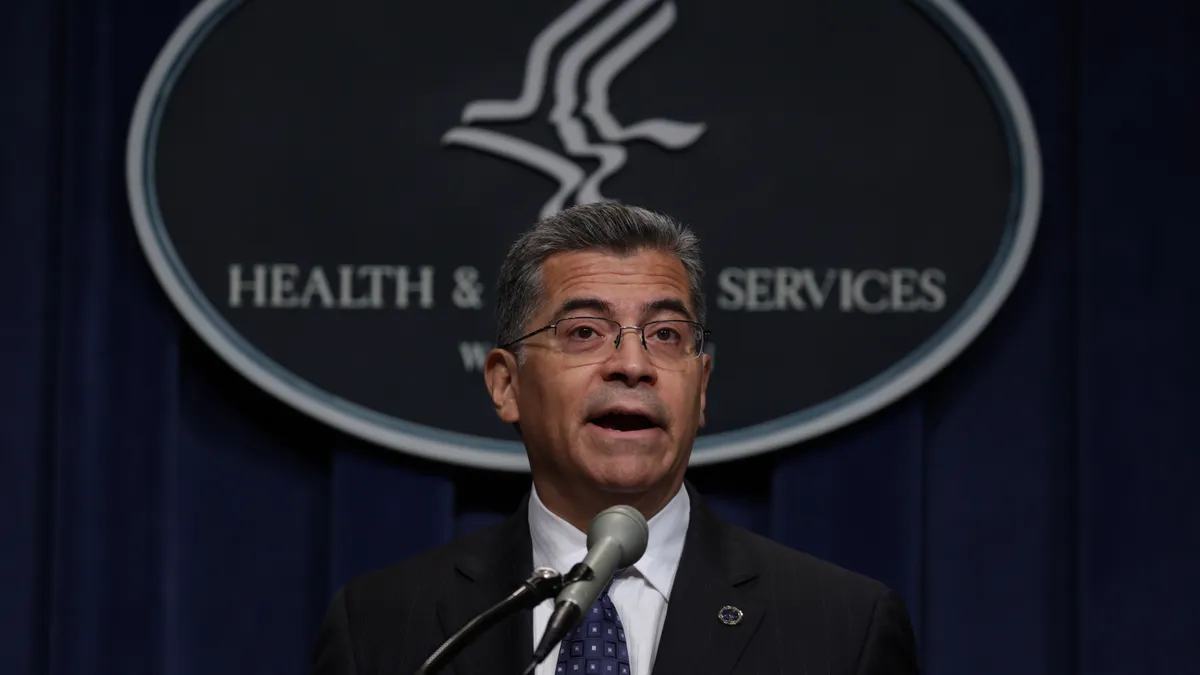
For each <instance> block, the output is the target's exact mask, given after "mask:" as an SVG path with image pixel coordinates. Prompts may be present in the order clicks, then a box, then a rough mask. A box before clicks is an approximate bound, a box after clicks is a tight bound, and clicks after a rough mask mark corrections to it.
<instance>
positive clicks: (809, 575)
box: [722, 523, 891, 604]
mask: <svg viewBox="0 0 1200 675" xmlns="http://www.w3.org/2000/svg"><path fill="white" fill-rule="evenodd" d="M722 525H723V526H724V528H725V534H726V536H727V537H728V538H729V540H730V541H733V542H736V543H737V544H739V545H740V546H741V547H742V549H743V550H744V551H745V552H746V554H748V555H749V556H750V558H751V560H753V561H754V563H755V567H756V569H757V571H758V573H759V574H760V575H762V576H764V577H766V578H768V579H769V580H770V581H780V580H786V581H787V582H788V583H787V584H784V586H783V587H793V588H794V587H795V585H796V582H801V583H804V582H809V583H813V584H819V585H820V586H822V587H823V589H824V591H825V592H826V593H828V592H833V593H837V594H839V595H841V596H843V598H845V599H853V600H858V601H861V602H863V603H870V604H873V603H875V602H876V601H878V600H879V599H880V598H881V597H883V596H885V595H889V594H891V589H889V588H888V587H887V586H886V585H884V584H883V583H882V582H880V581H878V580H876V579H872V578H871V577H868V576H866V575H864V574H860V573H858V572H854V571H851V570H848V569H846V568H844V567H841V566H839V565H837V564H834V563H832V562H830V561H828V560H823V559H821V558H818V557H817V556H814V555H812V554H810V553H805V552H804V551H799V550H796V549H794V548H791V547H789V546H785V545H784V544H781V543H779V542H777V541H775V540H773V539H769V538H767V537H764V536H762V535H760V534H756V533H754V532H751V531H750V530H747V529H745V528H742V527H739V526H737V525H733V524H731V523H722Z"/></svg>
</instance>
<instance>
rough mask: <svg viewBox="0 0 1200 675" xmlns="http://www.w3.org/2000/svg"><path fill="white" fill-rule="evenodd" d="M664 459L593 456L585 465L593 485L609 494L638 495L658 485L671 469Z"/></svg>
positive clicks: (643, 456)
mask: <svg viewBox="0 0 1200 675" xmlns="http://www.w3.org/2000/svg"><path fill="white" fill-rule="evenodd" d="M662 459H663V458H662V456H661V455H655V456H645V455H640V456H639V455H625V456H611V455H610V456H599V457H592V458H590V461H589V462H588V463H587V464H586V465H585V466H586V471H587V473H588V476H589V477H590V478H591V480H592V482H594V483H595V484H596V485H598V486H599V487H600V488H601V489H603V490H605V491H607V492H616V493H630V494H633V493H638V492H644V491H646V490H649V489H650V488H652V487H654V486H656V485H658V484H659V483H660V482H662V480H663V479H664V478H665V477H666V475H667V473H669V472H668V470H667V469H666V468H665V467H664V466H663V465H662Z"/></svg>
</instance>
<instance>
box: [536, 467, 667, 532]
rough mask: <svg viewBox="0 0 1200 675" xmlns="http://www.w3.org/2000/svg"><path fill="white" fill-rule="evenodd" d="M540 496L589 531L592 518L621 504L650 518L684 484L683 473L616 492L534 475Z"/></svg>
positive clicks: (555, 511) (561, 515) (558, 513)
mask: <svg viewBox="0 0 1200 675" xmlns="http://www.w3.org/2000/svg"><path fill="white" fill-rule="evenodd" d="M533 485H534V487H535V488H537V493H538V498H539V499H541V500H542V504H545V506H546V508H547V509H548V510H549V511H550V512H551V513H553V514H554V515H556V516H558V517H559V518H562V519H563V520H565V521H567V522H568V523H570V524H571V525H573V526H574V527H575V529H577V530H579V531H580V532H584V533H586V532H587V531H588V525H590V524H591V522H592V518H595V517H596V514H598V513H600V512H601V511H603V510H604V509H607V508H609V507H612V506H618V505H621V504H624V505H627V506H632V507H633V508H635V509H637V510H638V511H640V512H641V513H642V515H643V516H644V517H645V518H646V520H650V519H651V518H653V517H654V516H655V514H657V513H658V512H659V511H662V510H663V508H664V507H666V505H667V504H668V503H669V502H670V501H671V500H672V499H673V498H674V497H675V495H676V494H678V493H679V490H681V489H682V488H683V477H682V476H680V477H679V478H678V479H676V480H673V481H671V482H670V483H668V484H665V485H662V486H654V487H652V488H650V489H649V490H645V491H640V492H614V491H610V490H604V489H600V488H596V487H591V486H586V487H585V486H581V485H570V486H565V485H562V484H561V483H560V482H558V481H555V480H553V479H551V478H548V477H545V476H534V477H533Z"/></svg>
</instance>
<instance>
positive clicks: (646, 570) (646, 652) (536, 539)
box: [529, 488, 691, 675]
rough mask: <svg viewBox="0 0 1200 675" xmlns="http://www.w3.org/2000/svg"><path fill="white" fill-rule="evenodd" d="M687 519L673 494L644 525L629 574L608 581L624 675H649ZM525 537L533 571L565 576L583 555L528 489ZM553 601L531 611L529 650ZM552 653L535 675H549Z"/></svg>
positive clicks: (564, 525)
mask: <svg viewBox="0 0 1200 675" xmlns="http://www.w3.org/2000/svg"><path fill="white" fill-rule="evenodd" d="M690 516H691V502H690V500H689V499H688V495H687V490H686V489H683V488H680V490H679V492H678V493H677V494H676V495H675V497H674V498H672V499H671V501H670V502H668V503H667V505H666V507H665V508H663V510H661V511H659V512H658V513H657V514H655V515H654V517H653V518H651V519H650V522H649V525H650V541H649V543H648V544H647V546H646V553H645V554H644V555H643V556H642V558H641V559H640V560H638V562H637V563H636V564H635V565H634V566H633V567H631V568H629V569H627V570H624V571H623V572H621V573H620V574H618V575H617V577H616V578H615V579H614V580H613V583H612V586H611V587H610V588H609V591H608V595H609V597H610V598H612V602H613V606H614V607H615V608H616V610H617V616H619V617H620V618H621V624H622V625H623V626H624V627H625V643H626V646H627V648H628V649H629V672H630V675H650V671H651V670H652V669H653V668H654V654H655V652H656V651H657V650H658V637H659V634H660V633H661V632H662V627H663V621H664V620H665V619H666V616H667V599H668V598H670V597H671V585H672V584H673V583H675V571H676V570H677V569H678V568H679V557H680V555H682V553H683V539H684V535H685V534H686V533H687V527H688V520H689V518H690ZM529 535H530V538H531V539H532V540H533V565H534V567H541V566H545V567H551V568H553V569H556V570H558V571H559V572H562V573H563V574H566V572H567V570H569V569H571V567H572V566H573V565H574V564H575V563H577V562H579V561H580V560H583V556H584V555H586V554H587V535H586V534H585V533H583V532H580V531H579V530H578V529H576V528H575V526H574V525H571V524H570V523H568V522H567V521H565V520H563V519H562V518H559V517H558V516H556V515H554V514H553V513H551V512H550V510H549V509H547V508H546V505H545V504H543V503H542V500H541V499H539V498H538V494H537V489H536V488H534V489H533V491H532V494H531V495H530V497H529ZM553 608H554V601H553V599H551V600H546V601H544V602H543V603H541V604H540V605H538V606H537V607H535V608H534V610H533V648H534V649H537V644H538V642H539V641H541V639H542V633H544V632H545V630H546V622H547V621H549V620H550V613H551V611H552V610H553ZM557 663H558V650H557V649H555V650H554V651H552V652H550V655H549V656H547V657H546V660H545V661H542V663H541V664H539V665H538V668H537V670H536V671H535V673H536V675H553V674H554V668H555V666H556V665H557Z"/></svg>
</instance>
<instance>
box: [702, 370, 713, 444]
mask: <svg viewBox="0 0 1200 675" xmlns="http://www.w3.org/2000/svg"><path fill="white" fill-rule="evenodd" d="M700 360H701V361H702V362H703V363H702V364H701V365H700V367H701V369H702V372H701V373H700V426H702V427H703V426H704V421H705V420H704V407H705V406H706V405H707V404H708V378H709V377H710V376H712V369H713V359H712V355H711V354H701V355H700Z"/></svg>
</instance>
